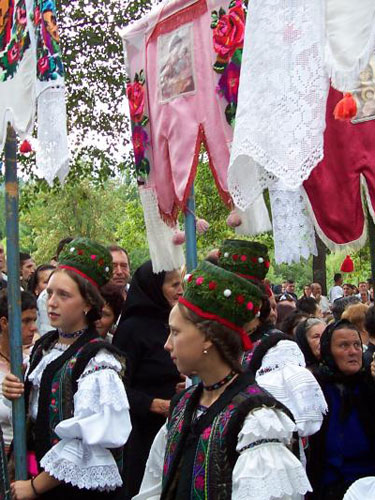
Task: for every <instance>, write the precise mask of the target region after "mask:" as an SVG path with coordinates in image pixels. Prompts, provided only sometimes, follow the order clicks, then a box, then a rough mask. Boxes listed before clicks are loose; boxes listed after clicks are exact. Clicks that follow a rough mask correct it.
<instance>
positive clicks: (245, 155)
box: [228, 0, 328, 210]
mask: <svg viewBox="0 0 375 500" xmlns="http://www.w3.org/2000/svg"><path fill="white" fill-rule="evenodd" d="M324 13H325V10H324V0H314V1H313V2H312V1H311V0H299V1H298V2H296V1H295V0H252V1H251V2H249V7H248V14H247V19H246V34H245V44H244V51H243V57H242V66H241V77H240V85H239V95H238V107H237V114H236V126H235V130H234V138H233V144H232V151H231V159H230V166H229V172H228V185H229V191H230V193H231V195H232V197H233V199H234V202H235V204H236V206H238V207H239V208H240V209H241V210H245V209H246V208H247V207H248V206H249V205H250V204H251V203H252V202H253V201H254V200H255V199H256V198H257V197H258V196H259V194H260V193H261V192H262V190H263V189H264V188H266V187H269V186H271V185H272V183H273V182H274V181H275V178H281V179H283V181H284V182H285V183H286V185H287V186H288V187H289V188H291V189H295V188H297V187H299V186H300V185H301V184H302V182H303V181H304V180H305V179H307V178H308V176H309V174H310V172H311V171H312V169H313V168H314V167H315V166H316V165H317V163H318V162H319V161H320V160H321V159H322V158H323V132H324V128H325V108H326V99H327V95H328V78H327V75H326V73H325V68H324V40H325V25H324Z"/></svg>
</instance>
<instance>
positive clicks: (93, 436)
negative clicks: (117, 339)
mask: <svg viewBox="0 0 375 500" xmlns="http://www.w3.org/2000/svg"><path fill="white" fill-rule="evenodd" d="M104 358H107V359H104ZM120 369H121V365H120V363H119V362H118V361H117V360H116V359H115V358H114V357H113V356H112V355H110V354H108V353H103V352H102V351H100V352H99V353H98V354H97V355H96V356H95V357H94V358H93V359H92V360H90V362H89V363H88V364H87V367H86V369H85V370H84V372H83V374H82V376H81V377H80V379H79V381H78V390H77V392H76V394H75V395H74V416H73V417H72V418H69V419H67V420H63V421H62V422H60V423H59V424H58V425H57V426H56V428H55V432H56V434H57V435H58V436H59V438H60V439H61V441H59V442H58V443H57V444H55V445H54V446H53V447H52V448H51V449H50V450H49V451H48V452H47V453H46V454H45V456H44V457H43V459H42V460H41V466H42V467H43V468H44V470H46V471H47V472H48V473H49V474H50V475H51V476H53V477H55V478H57V479H59V480H61V481H64V482H66V483H71V484H72V485H74V486H78V487H79V488H85V489H98V490H113V489H115V488H116V487H118V486H121V485H122V480H121V476H120V473H119V470H118V468H117V465H116V462H115V460H114V458H113V456H112V454H111V452H110V451H109V450H108V449H107V448H118V447H120V446H123V445H124V444H125V443H126V441H127V439H128V437H129V434H130V431H131V422H130V415H129V402H128V399H127V396H126V392H125V389H124V385H123V382H122V380H121V379H120V377H119V374H118V372H119V371H120Z"/></svg>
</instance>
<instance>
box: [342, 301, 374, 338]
mask: <svg viewBox="0 0 375 500" xmlns="http://www.w3.org/2000/svg"><path fill="white" fill-rule="evenodd" d="M367 311H368V306H367V305H366V304H352V305H350V306H348V307H347V308H346V309H345V311H344V312H343V313H342V316H341V318H342V319H347V320H348V321H350V323H352V324H353V325H354V326H355V327H356V328H357V329H358V330H359V331H360V332H363V331H366V327H365V317H366V313H367Z"/></svg>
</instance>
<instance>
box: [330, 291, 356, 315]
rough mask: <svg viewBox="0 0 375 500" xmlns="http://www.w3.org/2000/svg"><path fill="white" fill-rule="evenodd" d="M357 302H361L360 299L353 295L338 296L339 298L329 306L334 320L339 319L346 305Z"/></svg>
mask: <svg viewBox="0 0 375 500" xmlns="http://www.w3.org/2000/svg"><path fill="white" fill-rule="evenodd" d="M359 302H361V299H360V298H359V297H355V296H353V295H351V296H350V297H340V298H339V299H336V300H335V301H334V303H333V304H332V308H331V309H332V314H333V317H334V318H335V321H339V320H340V319H341V315H342V313H343V312H344V311H345V309H346V308H347V307H348V305H350V304H358V303H359Z"/></svg>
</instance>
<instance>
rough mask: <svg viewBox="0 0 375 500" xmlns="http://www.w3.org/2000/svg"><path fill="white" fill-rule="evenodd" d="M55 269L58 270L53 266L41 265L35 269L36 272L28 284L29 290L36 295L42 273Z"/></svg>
mask: <svg viewBox="0 0 375 500" xmlns="http://www.w3.org/2000/svg"><path fill="white" fill-rule="evenodd" d="M53 269H56V267H55V266H53V265H52V264H41V265H40V266H38V267H37V268H36V269H35V272H34V273H33V274H32V275H31V276H30V279H29V281H28V283H27V290H28V291H29V292H30V293H32V294H34V295H35V288H36V287H37V286H38V282H39V274H40V273H41V272H42V271H49V270H53Z"/></svg>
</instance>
